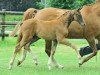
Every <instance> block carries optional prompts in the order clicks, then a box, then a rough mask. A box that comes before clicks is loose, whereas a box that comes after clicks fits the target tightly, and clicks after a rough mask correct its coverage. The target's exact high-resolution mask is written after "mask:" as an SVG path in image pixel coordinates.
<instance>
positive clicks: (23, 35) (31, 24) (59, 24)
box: [9, 9, 85, 69]
mask: <svg viewBox="0 0 100 75" xmlns="http://www.w3.org/2000/svg"><path fill="white" fill-rule="evenodd" d="M72 21H78V22H79V23H80V24H81V25H83V26H84V25H85V24H84V22H83V18H82V16H81V14H80V13H79V9H78V10H69V11H67V12H65V13H64V14H63V15H61V16H60V17H59V18H57V19H55V20H51V21H42V20H38V19H35V18H34V19H29V20H26V21H24V22H23V24H22V26H21V30H20V33H19V35H18V39H17V45H16V47H15V51H14V53H13V56H12V59H11V61H10V64H9V69H11V68H12V65H13V63H14V60H15V57H16V55H17V53H18V52H19V51H20V49H21V48H22V47H23V46H24V48H25V50H30V48H29V46H30V44H29V42H30V41H31V39H32V36H34V35H36V36H38V37H39V38H43V39H45V40H51V41H53V45H52V49H51V55H50V58H49V61H48V68H49V69H51V67H52V63H53V64H54V65H55V66H56V67H58V68H63V66H62V65H60V64H58V63H57V62H56V60H55V59H54V57H53V55H54V52H55V50H56V46H57V42H59V43H61V44H64V45H67V46H70V47H72V48H73V49H75V51H76V53H77V55H78V57H80V55H79V53H78V51H77V48H76V47H75V46H74V45H72V44H71V43H70V42H68V41H67V40H66V37H67V35H68V29H67V28H68V27H69V25H70V24H71V22H72ZM81 22H83V23H81Z"/></svg>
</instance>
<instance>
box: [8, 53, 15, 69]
mask: <svg viewBox="0 0 100 75" xmlns="http://www.w3.org/2000/svg"><path fill="white" fill-rule="evenodd" d="M16 55H17V53H15V52H14V54H13V56H12V58H11V60H10V63H9V68H8V69H9V70H11V69H12V66H13V63H14V60H15V57H16Z"/></svg>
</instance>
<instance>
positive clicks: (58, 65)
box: [53, 58, 64, 69]
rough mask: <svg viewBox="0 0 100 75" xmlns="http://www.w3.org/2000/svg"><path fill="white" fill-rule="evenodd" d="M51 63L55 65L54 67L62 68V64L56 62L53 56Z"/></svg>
mask: <svg viewBox="0 0 100 75" xmlns="http://www.w3.org/2000/svg"><path fill="white" fill-rule="evenodd" d="M53 63H54V65H55V67H56V68H61V69H62V68H64V66H62V65H61V64H59V63H57V62H56V60H55V59H54V58H53Z"/></svg>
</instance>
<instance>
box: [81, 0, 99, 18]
mask: <svg viewBox="0 0 100 75" xmlns="http://www.w3.org/2000/svg"><path fill="white" fill-rule="evenodd" d="M95 11H98V14H99V11H100V0H99V1H98V2H96V3H94V4H90V5H85V6H83V8H82V9H81V10H80V12H81V14H82V16H83V17H84V18H87V17H89V15H90V14H97V12H95Z"/></svg>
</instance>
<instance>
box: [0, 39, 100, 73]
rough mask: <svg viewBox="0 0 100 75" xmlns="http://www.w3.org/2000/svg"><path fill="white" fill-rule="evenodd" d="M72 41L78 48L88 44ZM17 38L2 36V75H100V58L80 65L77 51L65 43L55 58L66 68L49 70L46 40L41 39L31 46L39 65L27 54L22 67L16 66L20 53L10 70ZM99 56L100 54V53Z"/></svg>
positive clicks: (0, 56)
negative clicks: (4, 37) (45, 48)
mask: <svg viewBox="0 0 100 75" xmlns="http://www.w3.org/2000/svg"><path fill="white" fill-rule="evenodd" d="M69 41H70V42H72V43H74V44H76V46H77V47H78V48H80V47H81V46H85V45H87V42H86V41H85V40H83V39H79V40H77V39H71V40H69ZM15 43H16V38H6V39H5V41H1V38H0V75H99V74H100V66H99V65H100V59H98V60H97V62H96V61H95V58H92V59H91V60H90V61H88V62H87V63H85V64H84V65H83V66H82V67H80V68H79V67H78V60H77V57H76V54H75V51H74V50H73V49H71V48H70V47H66V46H64V45H58V47H57V50H56V53H55V59H56V60H57V62H59V63H61V64H62V65H63V66H64V68H63V69H57V68H53V69H52V70H50V71H49V70H48V67H47V62H48V57H47V55H46V53H45V51H44V41H43V40H39V41H38V42H36V43H34V46H33V45H32V46H31V49H33V51H34V53H35V55H36V56H37V58H38V66H36V65H35V64H34V61H33V60H32V58H31V56H30V54H29V53H28V54H27V57H26V60H25V61H24V62H23V63H22V65H21V66H20V67H18V66H16V64H17V61H18V59H19V58H20V56H21V54H18V55H17V57H16V60H15V62H14V66H13V69H12V70H8V69H7V68H8V63H9V61H10V58H11V56H12V53H13V50H14V47H15ZM97 57H98V58H99V57H100V54H99V53H98V56H97Z"/></svg>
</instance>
